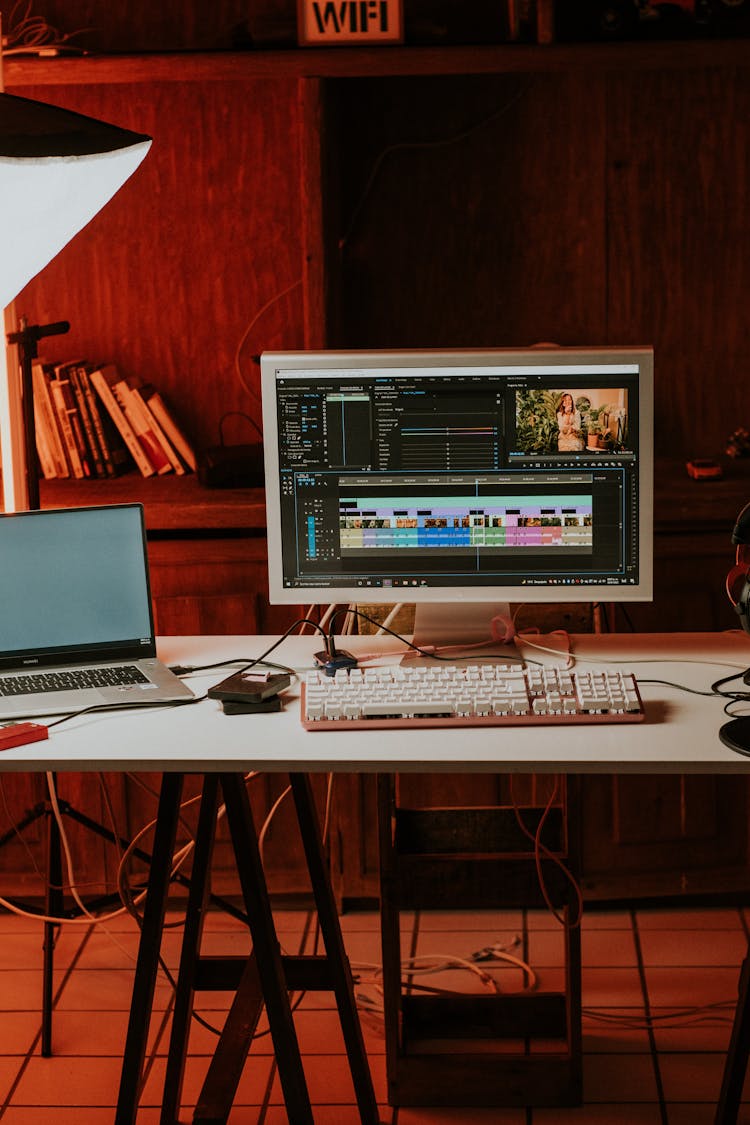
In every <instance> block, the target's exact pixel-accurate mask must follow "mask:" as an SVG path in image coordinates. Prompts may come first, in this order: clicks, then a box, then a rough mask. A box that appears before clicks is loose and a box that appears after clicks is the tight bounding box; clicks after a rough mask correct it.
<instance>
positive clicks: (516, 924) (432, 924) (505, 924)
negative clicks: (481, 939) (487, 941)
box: [402, 910, 523, 939]
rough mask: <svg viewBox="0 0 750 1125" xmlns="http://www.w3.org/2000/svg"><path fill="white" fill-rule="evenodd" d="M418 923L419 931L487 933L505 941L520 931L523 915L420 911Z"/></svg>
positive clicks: (461, 911)
mask: <svg viewBox="0 0 750 1125" xmlns="http://www.w3.org/2000/svg"><path fill="white" fill-rule="evenodd" d="M402 917H405V916H402ZM418 922H419V929H420V931H424V930H450V931H456V930H462V931H467V932H472V931H473V932H476V933H480V932H481V933H488V932H489V933H492V934H497V935H498V936H500V937H502V938H504V939H505V938H507V937H508V936H509V935H513V934H515V933H519V932H520V931H521V930H522V928H523V914H522V912H521V911H520V910H420V911H419V915H418Z"/></svg>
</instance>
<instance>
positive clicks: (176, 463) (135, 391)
mask: <svg viewBox="0 0 750 1125" xmlns="http://www.w3.org/2000/svg"><path fill="white" fill-rule="evenodd" d="M130 393H131V395H132V396H133V397H134V398H135V399H137V401H138V408H139V410H140V411H141V413H142V414H143V416H144V418H147V419H148V424H149V426H150V428H151V430H152V431H153V433H154V434H155V435H156V439H157V441H158V442H159V445H160V446H161V447H162V449H163V450H164V452H165V453H166V455H167V457H168V458H169V463H170V465H171V466H172V468H173V469H174V471H175V473H176V474H177V476H178V477H181V476H184V475H185V469H184V466H183V464H182V461H180V458H179V457H178V456H177V454H176V453H175V451H174V449H173V448H172V445H171V443H170V441H169V438H168V437H167V435H166V434H165V433H164V430H163V429H162V428H161V426H160V425H159V422H158V420H157V418H156V416H155V415H154V413H153V412H152V411H151V410H150V409H149V405H148V403H147V401H146V398H145V395H144V393H143V388H142V387H131V388H130Z"/></svg>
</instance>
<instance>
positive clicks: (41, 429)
mask: <svg viewBox="0 0 750 1125" xmlns="http://www.w3.org/2000/svg"><path fill="white" fill-rule="evenodd" d="M34 437H35V439H36V452H37V456H38V458H39V467H40V469H41V470H42V476H43V477H44V479H45V480H54V479H55V477H56V476H57V469H56V468H55V462H54V460H53V457H52V450H51V449H50V444H49V439H48V436H47V425H46V422H45V419H44V417H43V416H42V408H41V405H40V403H39V402H38V400H37V396H36V395H34Z"/></svg>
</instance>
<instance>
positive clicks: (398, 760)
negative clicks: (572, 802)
mask: <svg viewBox="0 0 750 1125" xmlns="http://www.w3.org/2000/svg"><path fill="white" fill-rule="evenodd" d="M271 639H272V638H268V637H240V636H237V637H181V638H176V637H166V638H163V639H162V640H161V642H160V644H159V654H160V656H161V657H162V659H163V660H165V661H166V663H168V664H174V663H180V664H192V665H198V664H205V663H208V662H209V661H211V660H222V659H227V658H230V657H233V656H237V657H240V658H244V657H248V658H252V657H254V656H256V655H259V654H260V653H261V652H262V651H263V650H264V649H265V648H267V647H268V644H269V643H270V641H271ZM572 644H573V650H574V652H575V653H577V654H578V655H579V656H580V657H581V658H587V659H591V660H594V661H606V660H617V661H620V662H622V661H624V662H625V666H627V667H628V668H630V669H632V670H633V671H634V672H635V673H636V675H637V676H638V677H639V679H649V678H653V679H663V680H672V681H674V682H676V683H680V684H686V685H688V686H690V687H693V688H699V689H708V687H709V686H710V684H711V683H712V682H713V681H714V680H717V679H719V678H720V677H721V676H723V675H727V674H729V673H730V672H731V671H732V669H733V668H736V669H737V670H738V671H739V670H740V669H741V668H744V667H750V637H748V636H746V635H745V634H744V633H740V632H737V633H712V634H695V633H684V634H683V633H675V634H641V635H627V634H615V635H611V636H609V635H607V636H591V635H580V636H574V637H573V638H572ZM346 647H347V648H348V649H350V650H352V651H360V652H361V651H366V652H373V651H376V650H380V651H382V652H394V651H395V650H396V648H397V645H396V642H394V641H393V640H392V639H391V638H388V637H382V638H368V637H359V638H346ZM319 648H320V639H319V638H317V637H314V636H307V637H295V638H289V639H287V640H286V641H284V643H283V645H282V646H281V647H280V648H278V649H277V650H276V651H275V652H274V653H273V655H272V656H271V657H269V659H271V660H275V661H277V662H278V663H282V664H284V663H288V664H290V665H291V666H292V667H296V668H300V669H302V668H309V667H311V664H312V654H313V652H314V651H316V650H317V649H319ZM528 654H529V657H530V658H537V657H540V658H542V659H547V658H546V657H544V656H541V654H539V653H537V652H535V651H534V650H532V649H529V650H528ZM550 659H551V658H550ZM653 661H658V663H653ZM662 661H663V662H662ZM695 661H707V662H708V663H695ZM228 674H229V669H226V670H221V669H219V670H214V671H211V672H208V673H204V674H202V675H201V676H194V677H191V678H190V679H189V680H188V682H189V683H190V684H191V686H192V687H193V689H194V690H195V691H196V694H198V693H200V692H202V691H205V689H206V688H207V687H209V686H211V685H212V684H215V683H217V682H218V681H219V680H221V679H223V678H224V676H225V675H228ZM297 694H298V689H297V687H296V686H294V685H293V686H292V687H291V688H290V689H289V690H288V691H287V693H286V699H287V700H288V703H287V705H286V707H285V708H284V710H283V711H282V712H281V713H278V714H264V715H233V716H227V715H224V714H223V712H222V710H221V705H220V704H219V703H218V702H216V701H213V700H207V701H205V702H202V703H199V704H197V705H195V706H188V707H182V708H175V709H169V708H164V709H159V710H154V711H151V710H145V711H141V712H117V713H114V714H112V713H108V714H107V713H103V714H94V715H85V716H82V717H80V718H78V719H74V720H71V721H69V722H66V723H64V724H62V725H61V726H59V727H54V728H53V729H52V730H51V731H50V737H49V740H47V741H43V742H36V743H31V744H28V745H26V746H19V747H14V748H13V749H11V750H6V751H4V752H3V753H2V755H1V756H0V769H3V770H6V771H14V770H15V771H22V770H57V771H66V770H67V771H71V770H116V771H119V770H155V771H164V772H169V771H173V770H174V771H183V772H190V771H199V772H201V773H204V772H208V771H217V772H222V771H239V770H244V769H246V768H249V767H252V768H253V769H257V770H266V771H280V772H285V771H304V772H328V771H331V770H335V771H341V772H402V773H403V772H408V771H417V772H423V771H425V770H433V771H446V772H450V771H455V769H456V767H457V766H458V767H460V769H461V770H462V771H465V772H469V771H472V772H474V771H475V772H483V771H486V772H492V771H494V770H497V769H498V768H500V769H502V770H504V771H517V772H521V771H524V772H539V773H542V772H571V773H627V772H632V773H649V772H652V773H734V772H739V773H742V772H745V771H746V770H748V769H750V758H747V759H746V758H743V757H741V756H740V755H738V754H736V753H734V752H733V751H731V750H729V749H728V748H727V747H725V746H724V745H723V744H722V743H721V742H719V739H718V735H717V731H718V729H719V727H720V726H721V724H722V722H724V721H725V719H726V716H725V715H724V713H723V704H722V702H721V701H720V700H717V699H707V698H705V697H701V696H697V695H690V694H688V693H686V692H682V691H678V690H677V689H675V688H670V687H666V686H663V685H661V684H654V685H651V684H645V685H643V687H642V689H641V694H642V696H643V699H644V703H645V710H646V719H645V721H644V722H642V723H633V724H621V725H616V724H615V725H611V726H610V725H601V724H597V725H589V726H585V725H571V726H534V727H530V726H526V727H507V728H498V727H474V728H471V727H469V728H467V727H463V728H462V729H461V739H460V755H457V752H456V742H455V738H454V736H452V735H451V733H450V731H449V730H446V729H442V728H440V729H435V728H431V729H415V730H405V729H400V730H392V731H383V730H373V731H347V732H346V733H342V734H340V735H339V734H336V733H335V732H334V733H333V734H330V733H328V734H326V733H324V732H320V733H308V732H307V731H305V730H303V728H302V727H301V726H300V723H299V719H298V709H297V707H296V706H295V702H294V700H295V698H296V696H297Z"/></svg>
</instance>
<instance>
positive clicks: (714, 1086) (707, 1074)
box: [659, 1051, 724, 1105]
mask: <svg viewBox="0 0 750 1125" xmlns="http://www.w3.org/2000/svg"><path fill="white" fill-rule="evenodd" d="M659 1071H660V1073H661V1079H662V1084H663V1088H664V1099H665V1101H668V1102H708V1103H709V1104H711V1105H715V1103H716V1100H717V1098H718V1096H719V1091H720V1089H721V1078H722V1075H723V1073H724V1054H723V1052H720V1051H714V1052H712V1053H710V1054H709V1053H703V1054H701V1053H700V1052H698V1051H695V1052H691V1053H689V1054H688V1053H686V1052H682V1053H681V1054H670V1053H665V1052H662V1053H660V1054H659Z"/></svg>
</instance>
